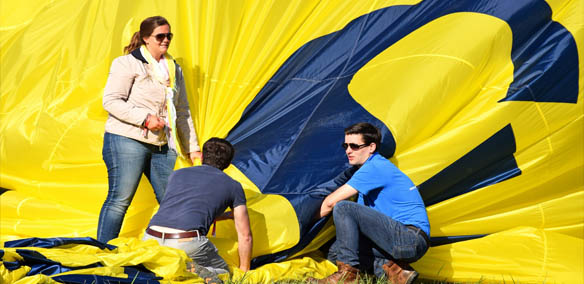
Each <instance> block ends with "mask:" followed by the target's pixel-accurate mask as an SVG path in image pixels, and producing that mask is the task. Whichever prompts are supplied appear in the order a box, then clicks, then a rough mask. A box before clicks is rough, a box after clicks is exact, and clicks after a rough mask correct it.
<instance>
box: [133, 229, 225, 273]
mask: <svg viewBox="0 0 584 284" xmlns="http://www.w3.org/2000/svg"><path fill="white" fill-rule="evenodd" d="M143 239H144V240H149V239H154V240H156V241H157V242H158V243H159V244H160V245H162V246H167V247H172V248H177V249H180V250H183V251H184V252H186V253H187V255H188V256H189V257H190V258H191V259H192V260H193V261H194V262H195V263H196V264H198V265H200V266H203V267H205V268H206V269H208V270H209V271H211V272H213V273H215V274H223V273H229V266H227V263H225V260H223V258H221V256H219V254H217V248H216V247H215V246H214V245H213V243H212V242H210V241H209V239H208V238H207V237H205V236H199V237H196V238H187V239H162V238H158V237H155V236H152V235H150V234H148V233H145V234H144V238H143Z"/></svg>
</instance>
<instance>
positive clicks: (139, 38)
mask: <svg viewBox="0 0 584 284" xmlns="http://www.w3.org/2000/svg"><path fill="white" fill-rule="evenodd" d="M164 25H168V27H169V28H170V24H169V23H168V21H167V20H166V19H165V18H164V17H161V16H154V17H150V18H146V19H144V21H142V23H141V24H140V30H139V31H137V32H135V33H134V35H133V36H132V39H131V40H130V44H128V46H126V47H124V53H126V54H128V53H130V52H132V51H134V50H135V49H137V48H139V47H140V46H141V45H143V44H144V40H143V38H145V37H148V36H150V35H151V34H152V32H153V31H154V29H155V28H157V27H160V26H164Z"/></svg>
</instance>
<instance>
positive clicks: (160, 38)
mask: <svg viewBox="0 0 584 284" xmlns="http://www.w3.org/2000/svg"><path fill="white" fill-rule="evenodd" d="M172 36H173V34H172V33H167V34H157V35H154V37H155V38H156V40H157V41H163V40H164V38H167V39H168V40H172Z"/></svg>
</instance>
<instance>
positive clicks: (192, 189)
mask: <svg viewBox="0 0 584 284" xmlns="http://www.w3.org/2000/svg"><path fill="white" fill-rule="evenodd" d="M233 155H234V149H233V146H232V145H231V144H230V143H229V142H228V141H227V140H224V139H220V138H211V139H209V141H207V142H206V143H205V145H203V157H202V165H201V166H196V167H189V168H183V169H180V170H177V171H175V172H173V173H172V174H171V175H170V177H169V181H168V186H167V188H166V193H165V195H164V197H163V199H162V202H161V203H160V208H159V209H158V212H157V213H156V214H155V215H154V217H152V220H150V224H149V225H148V228H147V229H146V234H144V240H148V239H155V240H157V241H158V243H160V244H161V245H164V246H169V247H173V248H178V249H181V250H183V251H185V252H186V253H187V255H188V256H189V257H190V258H191V259H192V260H193V263H189V264H188V265H187V268H188V269H190V270H191V271H193V272H195V273H197V274H198V275H199V276H200V277H201V278H203V279H205V281H206V282H207V283H209V282H221V281H220V280H218V278H217V274H222V273H228V272H229V267H228V266H227V263H225V260H223V258H221V256H219V255H218V254H217V248H215V246H214V245H213V243H211V242H210V241H209V239H207V237H206V235H207V232H208V231H209V228H210V227H211V225H212V224H213V222H214V220H215V219H216V218H217V219H218V220H219V219H225V218H226V217H227V218H233V219H234V221H235V229H236V231H237V238H238V245H239V247H238V251H239V268H240V269H241V270H243V271H247V270H249V266H250V260H251V252H252V235H251V230H250V225H249V217H248V213H247V207H246V199H245V195H244V193H243V188H242V187H241V184H240V183H239V182H237V181H235V180H233V179H232V178H231V177H229V176H228V175H227V174H225V173H224V172H223V170H224V169H226V168H227V167H228V166H229V164H230V163H231V159H233ZM227 207H230V208H231V209H232V211H231V212H232V215H231V214H223V213H224V212H225V210H226V209H227ZM231 212H229V213H231Z"/></svg>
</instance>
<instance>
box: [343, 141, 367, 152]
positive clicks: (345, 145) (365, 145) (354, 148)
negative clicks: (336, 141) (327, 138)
mask: <svg viewBox="0 0 584 284" xmlns="http://www.w3.org/2000/svg"><path fill="white" fill-rule="evenodd" d="M341 146H342V147H343V149H345V150H347V148H348V147H351V150H353V151H357V150H359V149H361V148H363V147H367V146H369V144H361V145H359V144H355V143H343V144H341Z"/></svg>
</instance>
